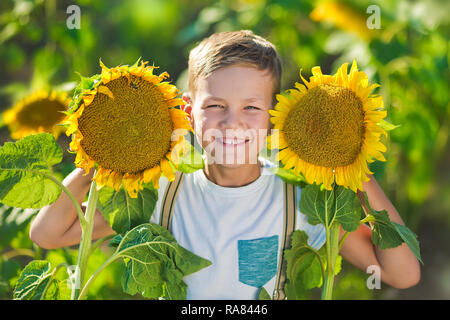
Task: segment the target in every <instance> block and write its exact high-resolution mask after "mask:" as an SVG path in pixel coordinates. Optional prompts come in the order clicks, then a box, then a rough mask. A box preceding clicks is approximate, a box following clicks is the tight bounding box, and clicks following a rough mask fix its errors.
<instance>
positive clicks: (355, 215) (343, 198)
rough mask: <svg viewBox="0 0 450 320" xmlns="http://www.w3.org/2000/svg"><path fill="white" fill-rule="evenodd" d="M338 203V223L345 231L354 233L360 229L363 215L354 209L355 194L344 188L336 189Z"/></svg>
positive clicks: (335, 209)
mask: <svg viewBox="0 0 450 320" xmlns="http://www.w3.org/2000/svg"><path fill="white" fill-rule="evenodd" d="M334 196H335V198H336V203H335V207H334V211H335V213H334V216H335V219H336V221H337V222H339V223H340V225H341V226H342V228H343V229H344V230H345V231H348V232H353V231H355V230H356V229H358V227H359V221H360V217H361V213H360V211H359V210H358V209H357V208H354V204H353V203H354V202H353V199H354V198H355V193H354V192H353V191H352V190H350V189H346V188H344V187H342V186H338V187H337V188H336V189H335V195H334Z"/></svg>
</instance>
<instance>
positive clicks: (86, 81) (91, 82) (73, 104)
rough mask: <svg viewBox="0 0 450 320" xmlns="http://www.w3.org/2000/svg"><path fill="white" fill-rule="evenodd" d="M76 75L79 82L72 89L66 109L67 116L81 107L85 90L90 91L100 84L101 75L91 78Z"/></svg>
mask: <svg viewBox="0 0 450 320" xmlns="http://www.w3.org/2000/svg"><path fill="white" fill-rule="evenodd" d="M78 75H79V77H80V82H79V83H78V85H77V86H76V87H75V89H74V92H73V96H72V100H71V101H70V104H69V109H68V113H69V114H70V113H74V112H75V111H77V109H78V108H79V106H80V105H81V101H82V97H83V93H84V91H85V90H92V89H94V88H96V87H98V86H99V85H100V84H101V75H99V74H96V75H93V76H92V77H89V78H87V77H83V76H82V75H81V74H79V73H78Z"/></svg>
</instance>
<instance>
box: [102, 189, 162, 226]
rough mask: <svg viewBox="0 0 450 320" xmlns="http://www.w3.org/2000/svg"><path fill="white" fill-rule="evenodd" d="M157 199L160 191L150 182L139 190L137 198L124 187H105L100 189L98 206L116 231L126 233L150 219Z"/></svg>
mask: <svg viewBox="0 0 450 320" xmlns="http://www.w3.org/2000/svg"><path fill="white" fill-rule="evenodd" d="M157 200H158V191H157V190H156V189H154V188H152V187H151V186H150V185H149V184H147V185H145V187H144V189H143V190H141V191H139V192H138V196H137V198H131V197H130V196H129V195H128V193H127V192H126V191H125V190H124V189H123V188H121V189H120V190H119V191H116V190H114V189H113V188H109V187H103V188H102V189H100V191H99V196H98V204H97V208H98V209H99V211H100V212H101V213H102V214H103V216H104V217H105V219H106V221H108V222H109V224H110V225H111V227H112V228H113V229H114V231H116V232H117V233H122V234H124V233H125V232H127V231H129V230H131V229H133V228H134V227H136V226H138V225H141V224H143V223H147V222H149V221H150V217H151V216H152V214H153V210H154V209H155V205H156V202H157Z"/></svg>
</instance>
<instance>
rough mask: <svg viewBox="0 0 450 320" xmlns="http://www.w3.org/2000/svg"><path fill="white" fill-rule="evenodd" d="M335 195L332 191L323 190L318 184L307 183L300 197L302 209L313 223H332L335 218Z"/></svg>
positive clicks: (309, 221)
mask: <svg viewBox="0 0 450 320" xmlns="http://www.w3.org/2000/svg"><path fill="white" fill-rule="evenodd" d="M333 203H334V195H333V192H332V191H328V190H322V189H321V188H320V187H319V186H317V185H316V184H310V185H307V186H306V187H305V188H303V190H302V194H301V197H300V211H301V212H302V213H304V214H306V216H307V217H308V223H310V224H312V225H316V224H319V223H321V224H323V225H324V226H326V225H330V224H331V222H332V221H333V219H334V212H333V210H332V209H333Z"/></svg>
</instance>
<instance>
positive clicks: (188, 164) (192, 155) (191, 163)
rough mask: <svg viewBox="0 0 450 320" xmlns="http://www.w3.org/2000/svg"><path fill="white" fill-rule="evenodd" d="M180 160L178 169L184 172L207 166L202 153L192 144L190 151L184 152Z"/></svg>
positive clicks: (191, 171)
mask: <svg viewBox="0 0 450 320" xmlns="http://www.w3.org/2000/svg"><path fill="white" fill-rule="evenodd" d="M180 160H181V161H180V164H178V168H177V169H178V170H179V171H181V172H184V173H193V172H195V171H197V170H200V169H203V168H204V167H205V163H204V161H203V158H202V155H201V154H200V153H199V152H198V151H197V150H196V149H195V148H194V146H192V145H191V146H190V149H189V152H188V153H186V154H184V155H183V156H182V157H181V159H180Z"/></svg>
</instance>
